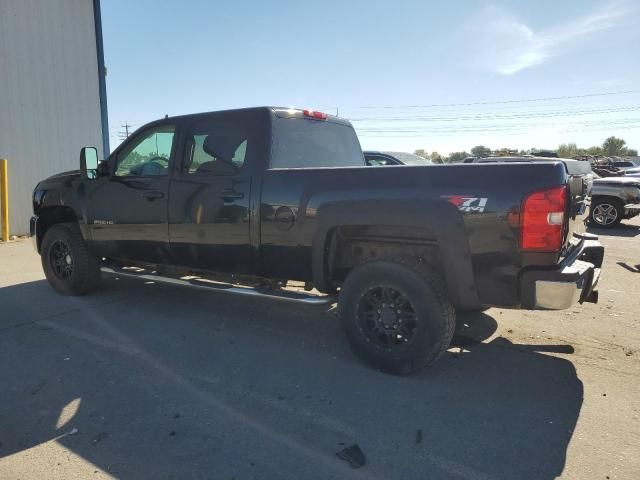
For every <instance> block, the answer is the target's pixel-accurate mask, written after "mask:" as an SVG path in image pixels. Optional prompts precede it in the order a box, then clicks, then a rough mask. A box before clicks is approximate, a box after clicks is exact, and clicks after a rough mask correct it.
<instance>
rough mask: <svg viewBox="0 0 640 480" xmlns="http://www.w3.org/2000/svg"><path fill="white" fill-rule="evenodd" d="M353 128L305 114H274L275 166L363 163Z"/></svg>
mask: <svg viewBox="0 0 640 480" xmlns="http://www.w3.org/2000/svg"><path fill="white" fill-rule="evenodd" d="M364 165H365V162H364V156H363V155H362V149H361V148H360V142H358V137H357V135H356V132H355V131H354V130H353V128H352V127H351V126H349V125H342V124H339V123H333V122H326V121H317V120H308V119H302V118H274V120H273V144H272V152H271V168H315V167H361V166H364Z"/></svg>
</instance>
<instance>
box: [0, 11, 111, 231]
mask: <svg viewBox="0 0 640 480" xmlns="http://www.w3.org/2000/svg"><path fill="white" fill-rule="evenodd" d="M98 88H99V87H98V62H97V54H96V40H95V26H94V17H93V1H92V0H55V1H52V0H0V158H7V159H8V160H9V182H10V183H9V209H10V222H11V230H12V233H17V234H21V233H28V229H29V217H30V216H31V194H32V192H33V188H34V187H35V185H36V184H37V183H38V182H39V181H40V180H42V179H44V178H46V177H48V176H49V175H52V174H54V173H58V172H62V171H65V170H73V169H77V168H78V155H79V151H80V148H81V147H83V146H85V145H93V146H96V147H97V148H98V150H99V151H101V150H102V131H101V123H100V98H99V90H98Z"/></svg>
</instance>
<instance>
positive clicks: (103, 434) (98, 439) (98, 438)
mask: <svg viewBox="0 0 640 480" xmlns="http://www.w3.org/2000/svg"><path fill="white" fill-rule="evenodd" d="M108 436H109V433H108V432H100V433H98V434H97V435H96V436H95V437H93V438H92V439H91V443H92V444H94V445H95V444H97V443H100V442H101V441H102V440H104V439H105V438H107V437H108Z"/></svg>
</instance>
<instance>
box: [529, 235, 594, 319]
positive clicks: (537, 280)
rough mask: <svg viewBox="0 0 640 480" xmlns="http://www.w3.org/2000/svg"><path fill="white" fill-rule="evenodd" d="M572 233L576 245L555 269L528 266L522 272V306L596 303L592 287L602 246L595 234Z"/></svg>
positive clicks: (551, 307) (548, 307)
mask: <svg viewBox="0 0 640 480" xmlns="http://www.w3.org/2000/svg"><path fill="white" fill-rule="evenodd" d="M574 235H575V236H576V237H578V238H579V239H580V242H579V244H578V245H577V246H576V248H574V250H573V251H572V252H571V253H570V254H569V255H568V256H567V257H566V258H565V259H564V260H563V261H562V263H560V264H559V265H558V266H557V267H556V268H553V269H548V270H546V269H545V270H542V269H530V270H527V271H526V272H524V273H523V274H522V276H521V279H520V294H521V299H522V308H525V309H529V310H564V309H566V308H569V307H571V306H572V305H574V304H576V303H578V302H579V303H582V302H593V303H597V302H598V292H597V291H596V286H597V285H598V280H599V279H600V267H601V266H602V259H603V257H604V247H603V246H602V245H601V244H600V242H599V241H598V237H597V236H595V235H590V234H581V235H579V234H574Z"/></svg>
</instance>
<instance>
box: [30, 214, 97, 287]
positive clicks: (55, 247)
mask: <svg viewBox="0 0 640 480" xmlns="http://www.w3.org/2000/svg"><path fill="white" fill-rule="evenodd" d="M41 261H42V268H43V270H44V274H45V276H46V277H47V280H48V281H49V284H50V285H51V286H52V287H53V289H54V290H55V291H56V292H58V293H60V294H62V295H84V294H86V293H89V292H91V291H92V290H95V289H96V288H97V286H98V284H99V282H100V266H99V264H98V259H97V258H96V257H94V256H93V255H91V253H90V252H89V249H88V248H87V245H86V244H85V243H84V240H83V239H82V236H81V235H80V230H79V229H78V226H77V225H75V224H72V223H60V224H57V225H54V226H52V227H51V228H49V230H47V232H46V233H45V235H44V238H43V240H42V248H41Z"/></svg>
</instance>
